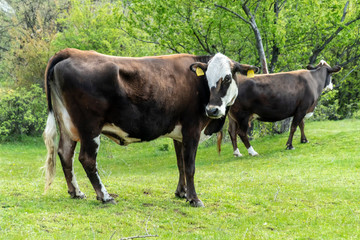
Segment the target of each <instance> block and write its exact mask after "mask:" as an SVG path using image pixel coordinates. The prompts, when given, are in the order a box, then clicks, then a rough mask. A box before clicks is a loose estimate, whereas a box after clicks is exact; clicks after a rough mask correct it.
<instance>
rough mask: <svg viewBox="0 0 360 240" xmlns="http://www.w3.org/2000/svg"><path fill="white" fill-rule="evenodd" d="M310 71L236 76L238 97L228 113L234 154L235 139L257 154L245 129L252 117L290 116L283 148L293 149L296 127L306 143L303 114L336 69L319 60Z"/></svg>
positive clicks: (267, 118)
mask: <svg viewBox="0 0 360 240" xmlns="http://www.w3.org/2000/svg"><path fill="white" fill-rule="evenodd" d="M309 69H310V70H298V71H292V72H285V73H277V74H260V75H255V76H254V77H253V78H247V77H245V76H241V75H238V78H237V85H238V89H239V93H238V97H237V99H236V101H235V103H234V104H233V105H232V106H231V108H230V112H229V134H230V137H231V141H232V144H233V148H234V155H238V156H239V155H240V156H241V154H240V153H239V151H238V148H237V143H236V136H237V134H238V135H239V136H240V138H241V140H242V141H243V143H244V144H245V147H246V148H247V149H248V151H249V154H250V155H257V153H256V152H255V151H254V149H253V148H252V147H251V145H250V143H249V140H248V137H247V130H248V127H249V122H250V121H251V120H252V119H254V118H256V119H258V120H260V121H264V122H275V121H280V120H283V119H285V118H288V117H293V121H292V124H291V129H290V135H289V138H288V141H287V143H286V145H287V149H293V148H294V147H293V146H292V139H293V135H294V132H295V130H296V128H297V126H299V127H300V129H301V142H302V143H305V142H307V139H306V137H305V134H304V122H303V119H304V117H305V115H306V114H307V113H309V112H312V111H313V110H314V108H315V105H316V101H317V99H318V98H319V96H320V94H321V93H322V91H323V89H324V88H325V87H327V86H328V85H330V84H331V79H330V74H331V73H333V72H337V71H339V70H340V69H341V68H340V67H334V68H331V67H330V66H329V65H328V64H326V63H325V62H324V61H322V62H321V63H320V64H319V65H318V66H317V67H309Z"/></svg>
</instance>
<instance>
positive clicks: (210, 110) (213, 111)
mask: <svg viewBox="0 0 360 240" xmlns="http://www.w3.org/2000/svg"><path fill="white" fill-rule="evenodd" d="M205 112H206V115H207V116H208V117H209V118H215V119H217V118H221V117H222V116H224V113H223V112H222V111H221V109H220V108H219V107H218V106H214V105H207V106H206V109H205Z"/></svg>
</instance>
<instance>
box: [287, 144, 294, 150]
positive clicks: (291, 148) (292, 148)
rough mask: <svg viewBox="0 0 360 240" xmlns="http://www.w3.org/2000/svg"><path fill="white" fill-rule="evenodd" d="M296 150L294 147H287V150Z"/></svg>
mask: <svg viewBox="0 0 360 240" xmlns="http://www.w3.org/2000/svg"><path fill="white" fill-rule="evenodd" d="M294 149H295V148H294V147H293V146H292V145H290V146H287V147H286V150H294Z"/></svg>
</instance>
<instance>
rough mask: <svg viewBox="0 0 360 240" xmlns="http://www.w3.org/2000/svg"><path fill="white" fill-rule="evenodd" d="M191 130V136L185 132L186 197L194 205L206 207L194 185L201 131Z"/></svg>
mask: <svg viewBox="0 0 360 240" xmlns="http://www.w3.org/2000/svg"><path fill="white" fill-rule="evenodd" d="M189 132H190V133H191V134H189V135H190V136H186V135H187V134H183V135H184V137H183V154H184V163H185V164H184V165H185V179H186V185H187V191H186V199H187V201H189V202H190V205H191V206H193V207H204V204H203V203H202V201H201V200H200V199H199V198H198V196H197V194H196V191H195V185H194V175H195V157H196V151H197V147H198V144H199V138H200V131H196V130H195V129H192V131H189Z"/></svg>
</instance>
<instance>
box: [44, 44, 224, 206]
mask: <svg viewBox="0 0 360 240" xmlns="http://www.w3.org/2000/svg"><path fill="white" fill-rule="evenodd" d="M209 59H210V57H209V56H206V57H199V56H193V55H188V54H179V55H170V56H159V57H142V58H122V57H113V56H107V55H102V54H99V53H96V52H94V51H80V50H76V49H65V50H63V51H60V52H59V53H57V54H56V55H55V56H54V57H53V58H52V59H50V61H49V63H48V67H47V71H46V86H47V95H48V106H49V118H48V124H47V128H46V130H45V132H44V136H45V142H46V145H47V147H48V160H47V168H48V170H49V171H48V174H47V178H48V182H47V186H46V187H48V186H49V185H50V184H51V181H52V178H53V173H54V167H53V165H54V161H55V153H56V150H55V148H54V143H53V141H54V138H55V135H56V131H55V132H54V130H53V129H54V126H53V125H54V124H53V123H52V118H54V117H53V116H55V118H56V121H57V123H58V126H59V129H60V142H59V149H58V154H59V156H60V160H61V163H62V167H63V171H64V174H65V178H66V181H67V184H68V191H69V194H70V195H71V196H72V197H74V198H83V197H84V194H83V193H82V192H81V191H80V190H79V187H78V185H77V183H76V179H75V175H74V174H73V157H74V149H75V146H76V143H77V142H80V143H81V148H80V154H79V160H80V162H81V164H82V165H83V167H84V169H85V171H86V174H87V176H88V177H89V179H90V181H91V183H92V185H93V187H94V189H95V191H96V194H97V199H99V200H101V201H103V202H114V200H113V198H112V197H111V196H110V195H109V194H108V193H107V191H106V189H105V187H104V185H103V184H102V183H101V180H100V177H99V175H98V172H97V167H96V155H97V150H98V148H99V144H100V137H99V136H100V134H101V133H102V134H104V135H107V136H108V137H109V138H111V139H112V140H114V141H115V142H117V143H118V144H120V145H126V144H129V143H133V142H142V141H150V140H153V139H156V138H158V137H161V136H165V137H170V138H173V139H174V145H175V150H176V155H177V161H178V167H179V183H178V187H177V189H176V193H175V194H176V195H177V196H179V197H185V196H186V198H187V200H188V201H189V202H190V204H191V205H193V206H202V205H203V204H202V202H201V201H200V200H199V198H198V197H197V194H196V192H195V187H194V173H195V155H196V150H197V146H198V142H199V139H200V135H201V134H202V133H205V134H206V135H210V134H211V133H213V132H217V131H219V130H220V128H221V127H222V125H223V123H224V117H222V118H220V119H210V118H208V117H207V116H206V114H205V106H206V104H207V103H208V101H209V87H208V84H207V81H206V78H205V76H200V77H199V76H196V75H195V74H194V73H193V72H192V71H191V70H190V69H189V67H190V65H191V64H192V63H194V62H204V63H207V62H208V61H209ZM52 113H53V116H51V114H52ZM185 194H186V195H185Z"/></svg>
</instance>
